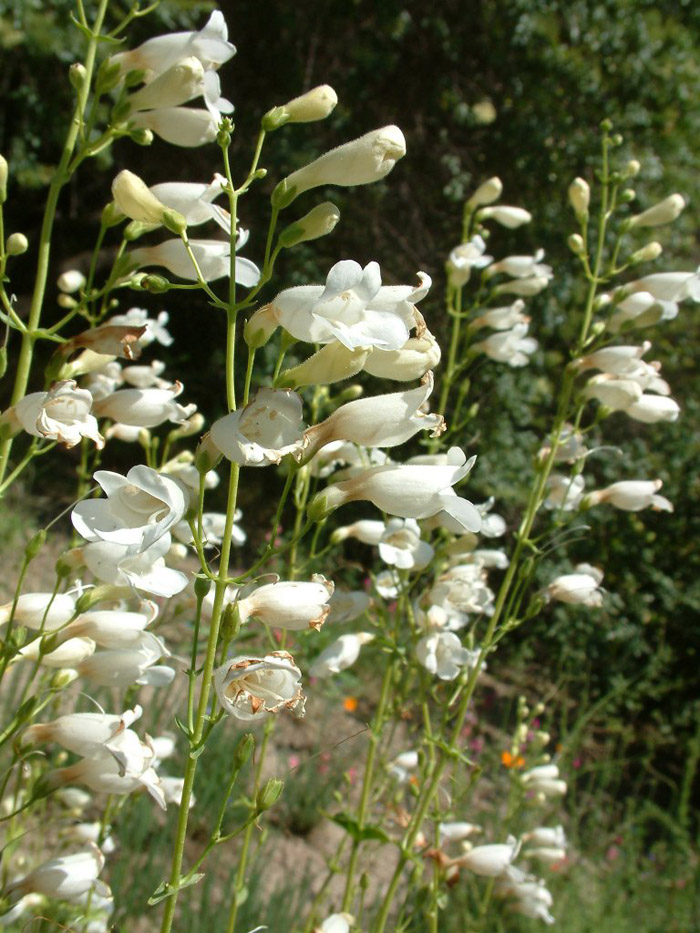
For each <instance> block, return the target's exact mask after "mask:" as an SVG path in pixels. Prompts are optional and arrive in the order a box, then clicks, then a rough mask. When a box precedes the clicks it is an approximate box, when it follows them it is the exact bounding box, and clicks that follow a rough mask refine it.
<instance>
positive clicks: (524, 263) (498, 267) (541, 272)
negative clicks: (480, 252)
mask: <svg viewBox="0 0 700 933" xmlns="http://www.w3.org/2000/svg"><path fill="white" fill-rule="evenodd" d="M543 258H544V250H543V249H538V250H537V252H536V253H535V255H534V256H506V258H505V259H501V260H499V261H498V262H496V263H494V264H493V265H492V266H491V267H490V269H489V271H488V275H489V276H491V275H495V274H496V273H497V272H503V273H504V274H505V275H509V276H510V277H511V278H513V279H525V278H529V277H530V276H537V277H541V278H545V279H551V278H552V276H553V274H554V273H553V272H552V267H551V266H548V265H547V264H546V263H543V262H542V261H541V260H542V259H543Z"/></svg>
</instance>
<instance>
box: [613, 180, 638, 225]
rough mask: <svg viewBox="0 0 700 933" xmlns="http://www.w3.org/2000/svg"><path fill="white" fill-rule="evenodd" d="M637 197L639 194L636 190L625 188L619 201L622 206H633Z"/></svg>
mask: <svg viewBox="0 0 700 933" xmlns="http://www.w3.org/2000/svg"><path fill="white" fill-rule="evenodd" d="M636 197H637V192H636V191H635V190H634V188H624V189H623V190H622V191H621V192H620V194H619V196H618V201H619V203H620V204H631V203H632V201H634V199H635V198H636ZM628 223H629V221H628Z"/></svg>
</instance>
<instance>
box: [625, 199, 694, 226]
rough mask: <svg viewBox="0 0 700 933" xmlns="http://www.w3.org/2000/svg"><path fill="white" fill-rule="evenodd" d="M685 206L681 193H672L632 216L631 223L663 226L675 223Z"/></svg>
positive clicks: (632, 224) (633, 224)
mask: <svg viewBox="0 0 700 933" xmlns="http://www.w3.org/2000/svg"><path fill="white" fill-rule="evenodd" d="M684 207H685V201H684V200H683V198H682V197H681V196H680V194H671V195H669V197H667V198H664V200H663V201H659V203H658V204H655V205H654V206H653V207H650V208H649V209H648V210H646V211H643V212H642V213H641V214H637V215H636V216H635V217H630V219H629V225H630V226H631V227H661V226H662V225H663V224H670V223H673V221H674V220H676V218H677V217H678V216H679V215H680V213H681V211H682V210H683V208H684Z"/></svg>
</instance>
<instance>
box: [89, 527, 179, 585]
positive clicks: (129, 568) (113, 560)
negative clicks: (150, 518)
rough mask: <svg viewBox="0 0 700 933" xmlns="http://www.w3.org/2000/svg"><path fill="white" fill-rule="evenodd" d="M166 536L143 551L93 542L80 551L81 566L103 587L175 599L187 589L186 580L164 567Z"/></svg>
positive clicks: (166, 549)
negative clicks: (100, 581)
mask: <svg viewBox="0 0 700 933" xmlns="http://www.w3.org/2000/svg"><path fill="white" fill-rule="evenodd" d="M170 545H171V537H170V534H169V533H167V534H164V535H162V536H161V537H160V538H158V540H157V541H156V542H155V543H154V544H152V545H151V546H150V547H148V548H146V549H145V550H143V551H139V550H137V549H136V548H135V547H133V546H130V545H126V544H116V543H115V542H113V541H93V542H90V543H88V544H86V545H85V546H84V547H82V548H80V550H79V554H80V555H81V556H82V559H83V561H84V562H85V566H86V567H87V568H88V570H89V571H90V572H91V573H93V574H94V575H95V576H96V577H97V579H98V580H102V582H103V583H110V584H112V585H113V586H131V587H134V588H135V589H137V590H143V592H145V593H152V594H153V595H155V596H175V595H176V594H177V593H181V592H182V590H184V588H185V587H186V586H187V577H186V576H185V574H184V573H180V571H179V570H173V569H172V568H170V567H166V566H165V555H166V554H167V553H168V551H169V550H170Z"/></svg>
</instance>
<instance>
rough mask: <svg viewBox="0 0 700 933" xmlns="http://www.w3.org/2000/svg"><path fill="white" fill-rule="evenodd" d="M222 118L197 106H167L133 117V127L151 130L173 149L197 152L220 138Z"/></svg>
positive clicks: (131, 119)
mask: <svg viewBox="0 0 700 933" xmlns="http://www.w3.org/2000/svg"><path fill="white" fill-rule="evenodd" d="M219 123H220V117H219V116H218V115H217V114H213V113H210V111H209V110H200V109H198V108H196V107H163V108H161V109H159V110H145V111H139V112H138V113H134V114H132V116H131V117H130V118H129V124H130V126H132V127H135V128H137V129H147V130H151V131H152V132H153V133H155V134H156V136H160V138H161V139H164V140H165V142H166V143H170V145H171V146H182V148H183V149H194V148H196V147H197V146H205V145H206V144H207V143H212V142H214V140H215V139H216V134H217V133H218V131H219Z"/></svg>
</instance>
